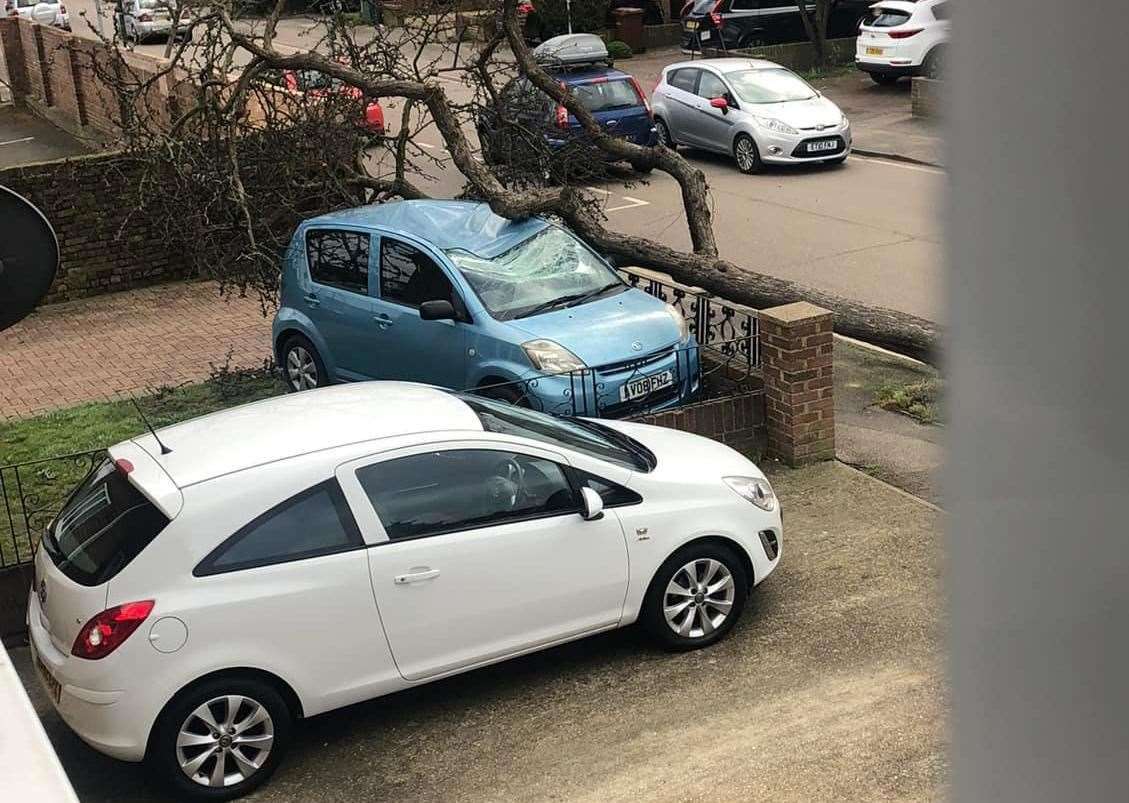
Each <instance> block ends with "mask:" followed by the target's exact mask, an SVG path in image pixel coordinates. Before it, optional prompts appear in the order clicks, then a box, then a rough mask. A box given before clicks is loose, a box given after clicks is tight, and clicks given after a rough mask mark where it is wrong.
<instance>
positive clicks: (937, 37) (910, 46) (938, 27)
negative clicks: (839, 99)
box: [855, 0, 952, 84]
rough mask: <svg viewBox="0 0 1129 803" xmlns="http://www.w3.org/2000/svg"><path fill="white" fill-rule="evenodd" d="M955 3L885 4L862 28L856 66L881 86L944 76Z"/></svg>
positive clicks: (889, 0)
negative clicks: (906, 79)
mask: <svg viewBox="0 0 1129 803" xmlns="http://www.w3.org/2000/svg"><path fill="white" fill-rule="evenodd" d="M951 14H952V0H883V2H880V3H876V4H875V5H874V6H873V7H872V8H871V10H870V15H869V16H868V17H867V18H866V19H864V20H863V23H862V25H861V26H860V27H859V36H858V42H857V44H856V46H855V47H856V50H855V63H856V64H857V65H858V68H859V69H860V70H863V71H864V72H866V73H867V74H869V75H870V77H871V78H873V79H874V80H875V81H876V82H877V83H879V84H892V83H894V82H895V81H897V80H898V79H899V78H903V77H906V76H913V75H923V76H925V77H927V78H940V77H941V75H942V73H943V72H944V65H945V53H946V52H947V50H948V44H949V33H950V28H951V27H952V22H951V21H950V19H949V18H950V15H951Z"/></svg>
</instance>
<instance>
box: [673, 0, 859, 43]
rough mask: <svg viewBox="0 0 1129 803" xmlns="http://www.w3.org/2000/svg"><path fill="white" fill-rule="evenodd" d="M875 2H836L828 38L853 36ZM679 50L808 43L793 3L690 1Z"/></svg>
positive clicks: (772, 0)
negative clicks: (869, 7)
mask: <svg viewBox="0 0 1129 803" xmlns="http://www.w3.org/2000/svg"><path fill="white" fill-rule="evenodd" d="M874 2H876V0H837V2H835V3H834V5H833V7H832V10H831V19H830V20H829V21H828V23H827V38H828V39H835V38H837V37H841V36H855V35H856V34H857V32H858V26H859V22H860V21H861V20H862V18H863V17H864V16H865V15H866V11H867V8H868V6H870V5H872V4H873V3H874ZM681 20H682V49H683V50H684V51H687V52H695V51H700V50H702V49H703V48H704V49H707V50H709V49H711V48H712V49H716V50H731V49H735V48H744V47H759V46H761V45H776V44H785V43H788V42H805V41H807V38H808V37H807V32H806V31H805V30H804V21H803V19H801V17H800V7H799V5H798V4H797V2H796V0H690V2H688V3H687V4H686V5H684V6H683V7H682V14H681Z"/></svg>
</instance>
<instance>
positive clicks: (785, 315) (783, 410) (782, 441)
mask: <svg viewBox="0 0 1129 803" xmlns="http://www.w3.org/2000/svg"><path fill="white" fill-rule="evenodd" d="M831 333H832V314H831V312H830V311H829V310H825V309H823V308H822V307H817V306H815V305H814V304H809V303H808V302H806V301H801V302H797V303H795V304H785V305H784V306H782V307H773V308H772V309H766V310H761V313H760V356H761V365H762V370H763V372H764V385H765V413H766V416H765V417H766V419H767V424H768V451H769V454H771V455H772V456H774V457H777V458H779V459H780V460H782V461H784V462H785V463H787V464H788V465H790V466H799V465H804V464H805V463H814V462H817V461H820V460H834V459H835V399H834V386H833V379H834V377H833V373H832V371H833V368H832V357H833V348H834V343H833V339H832V334H831Z"/></svg>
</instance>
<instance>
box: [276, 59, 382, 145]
mask: <svg viewBox="0 0 1129 803" xmlns="http://www.w3.org/2000/svg"><path fill="white" fill-rule="evenodd" d="M259 80H261V81H262V82H263V83H266V84H270V85H272V86H277V87H281V88H282V89H285V90H287V91H288V92H292V93H295V94H296V95H301V96H305V97H309V98H315V99H316V98H327V97H332V96H338V97H344V98H348V99H350V100H352V101H356V103H357V105H358V111H359V120H358V123H359V125H360V126H361V127H362V128H363V129H365V130H366V131H368V132H369V133H371V134H377V135H383V134H384V108H383V107H382V106H381V105H380V101H379V100H376V99H371V100H369V101H368V102H366V103H364V105H363V106H364V107H363V109H361V108H360V104H361V100H362V99H363V98H364V93H363V92H361V90H359V89H357V88H356V87H355V86H350V85H349V84H346V83H344V82H342V81H339V80H338V79H336V78H332V77H330V76H328V75H326V74H325V73H322V72H319V71H318V70H281V69H268V70H263V71H262V73H260V75H259Z"/></svg>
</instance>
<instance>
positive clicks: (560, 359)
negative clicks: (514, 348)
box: [521, 340, 584, 374]
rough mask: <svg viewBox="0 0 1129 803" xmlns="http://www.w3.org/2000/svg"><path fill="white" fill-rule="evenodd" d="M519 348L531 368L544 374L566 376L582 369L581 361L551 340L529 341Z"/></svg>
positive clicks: (582, 363)
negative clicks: (523, 351) (527, 358)
mask: <svg viewBox="0 0 1129 803" xmlns="http://www.w3.org/2000/svg"><path fill="white" fill-rule="evenodd" d="M521 347H522V349H524V350H525V355H526V356H527V357H529V361H530V362H531V363H533V367H534V368H536V369H537V370H538V371H543V372H545V373H546V374H567V373H568V372H569V371H579V370H580V369H581V368H583V367H584V361H583V360H582V359H580V358H579V357H577V356H576V355H575V354H573V353H572V352H571V351H569V350H568V349H566V348H565V347H564V346H562V345H561V344H560V343H554V342H553V341H552V340H530V341H529V342H528V343H522V344H521Z"/></svg>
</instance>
